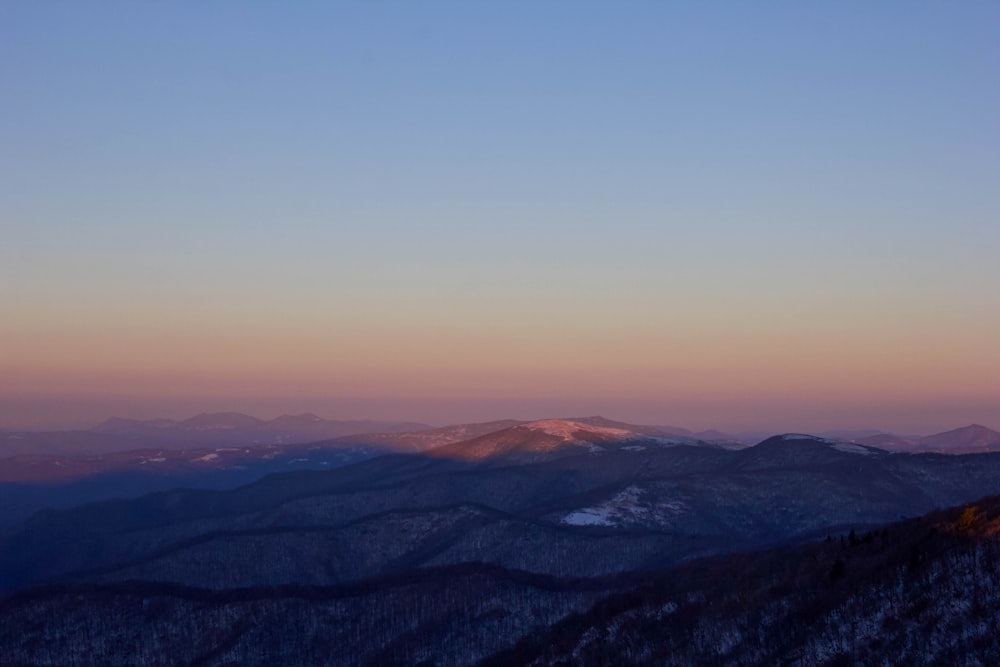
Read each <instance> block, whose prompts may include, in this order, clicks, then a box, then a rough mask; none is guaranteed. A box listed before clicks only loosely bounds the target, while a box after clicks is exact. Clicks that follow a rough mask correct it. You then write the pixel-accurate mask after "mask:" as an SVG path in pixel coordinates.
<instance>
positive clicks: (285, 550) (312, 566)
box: [0, 417, 1000, 664]
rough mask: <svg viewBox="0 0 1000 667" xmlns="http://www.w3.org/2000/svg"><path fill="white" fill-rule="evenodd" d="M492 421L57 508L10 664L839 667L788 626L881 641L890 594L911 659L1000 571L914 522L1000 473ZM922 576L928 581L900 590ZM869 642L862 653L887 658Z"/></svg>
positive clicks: (800, 442)
mask: <svg viewBox="0 0 1000 667" xmlns="http://www.w3.org/2000/svg"><path fill="white" fill-rule="evenodd" d="M497 426H499V427H500V428H499V429H498V430H495V431H491V432H488V433H482V434H479V435H475V432H476V431H477V430H478V429H476V428H472V427H469V428H467V429H465V430H464V431H462V430H461V429H454V430H452V431H450V432H448V431H445V432H439V433H438V434H437V435H436V436H435V437H434V438H431V439H430V440H425V441H424V444H426V443H427V442H431V441H433V442H434V443H438V442H443V444H437V445H436V446H434V447H430V448H428V449H425V450H424V451H420V452H413V451H409V452H395V453H389V454H383V455H378V456H374V457H373V458H369V459H367V460H362V461H358V462H354V463H350V464H347V465H342V466H340V467H336V468H333V469H329V470H300V471H295V472H285V473H282V474H272V475H269V476H267V477H264V478H263V479H259V480H258V481H255V482H253V483H252V484H249V485H245V486H241V487H239V488H235V489H231V490H224V491H211V490H193V489H188V490H184V489H173V490H169V491H163V492H159V493H153V494H149V495H145V496H142V497H140V498H135V499H131V500H129V499H122V500H109V501H105V502H101V503H96V504H89V505H84V506H80V507H76V508H68V509H62V510H45V511H42V512H39V513H37V514H35V515H34V516H32V517H31V518H29V519H27V520H26V521H23V522H21V523H19V524H17V525H14V526H10V527H8V528H7V529H5V530H3V531H0V589H3V590H6V591H7V594H6V597H4V598H3V599H2V601H0V628H2V629H0V649H2V650H3V653H4V654H5V655H9V656H18V660H21V661H22V662H26V663H31V664H38V663H44V662H46V661H47V660H48V661H51V660H53V659H54V657H56V656H60V657H62V660H63V661H65V660H67V659H69V660H70V661H71V662H79V661H84V662H86V661H87V660H90V661H94V660H97V661H99V662H105V663H115V662H117V663H118V664H126V663H130V662H132V663H134V662H145V663H147V664H176V663H178V662H182V663H185V662H197V663H199V664H227V663H231V662H233V661H236V662H241V663H245V662H248V661H249V662H250V663H255V664H269V663H270V664H274V663H289V662H292V663H303V662H305V663H323V664H418V663H421V662H423V663H424V664H474V663H476V662H478V661H481V660H485V661H493V662H494V664H612V663H613V664H664V663H665V662H666V663H670V661H671V659H674V658H671V657H670V656H674V657H675V660H674V661H675V662H680V663H682V664H707V663H710V662H712V661H713V660H715V661H720V660H721V661H722V662H723V663H724V664H773V663H774V662H781V661H783V660H788V659H790V657H789V656H794V655H801V656H806V657H805V658H803V660H805V662H808V663H809V664H824V661H827V664H838V663H836V662H828V661H829V660H835V659H837V656H838V655H839V653H837V650H839V649H837V650H832V649H831V650H829V651H828V653H822V651H824V650H828V649H826V648H823V647H824V646H827V643H817V642H819V641H820V640H819V639H816V640H815V641H813V640H808V641H807V640H806V639H803V636H802V635H801V634H796V633H795V632H793V631H792V630H791V628H795V627H807V628H810V631H811V632H814V633H815V636H816V637H818V638H823V641H824V642H834V643H835V635H834V634H831V633H835V631H836V628H835V626H834V625H832V623H833V621H831V620H828V619H832V618H835V616H833V615H835V614H840V615H841V617H842V618H847V617H848V615H850V618H858V619H869V620H864V622H865V623H875V621H872V620H870V619H871V613H872V612H871V609H872V608H873V607H872V606H871V600H873V599H883V597H882V596H884V595H896V598H894V599H896V600H897V603H896V604H895V606H893V607H892V609H891V612H892V613H891V615H887V616H882V617H879V618H882V619H883V620H884V619H885V618H890V617H891V618H892V619H895V620H894V621H893V622H894V623H895V625H893V626H891V627H889V628H888V629H886V630H882V629H879V630H877V631H874V632H876V633H877V634H878V633H887V634H886V636H888V637H890V638H891V642H892V643H889V644H887V645H886V646H887V647H888V646H892V647H896V646H897V645H898V646H899V647H903V648H905V649H906V650H909V651H912V650H916V649H913V646H914V645H915V644H914V642H915V641H916V640H917V639H919V637H920V636H922V635H921V634H920V633H921V632H922V631H924V630H925V629H926V628H930V627H931V626H932V622H931V617H926V618H925V617H922V616H920V615H919V614H920V613H923V611H913V610H917V609H920V610H924V611H926V610H927V609H932V610H936V611H935V612H934V613H938V611H940V609H939V607H938V606H935V605H937V604H938V603H937V601H936V600H930V601H928V600H927V596H928V595H929V593H928V591H931V590H933V588H932V586H933V585H937V586H944V585H945V584H947V586H953V584H952V583H951V582H945V584H942V583H941V582H940V581H937V579H935V577H938V576H939V575H938V574H936V573H937V572H939V570H938V569H935V568H938V567H939V566H938V565H937V563H945V562H947V563H952V561H953V560H954V559H955V558H958V561H957V562H958V563H959V564H960V566H961V567H962V568H965V567H971V568H972V569H970V570H968V571H969V576H973V575H974V574H975V575H976V576H979V575H982V574H983V572H984V571H985V570H982V568H985V567H986V565H985V564H986V563H988V562H992V561H989V560H988V559H986V558H985V557H984V558H981V559H980V560H979V561H974V560H973V561H970V560H968V559H967V558H966V556H964V555H962V554H966V553H986V552H983V551H980V552H975V550H974V549H973V551H969V550H968V549H967V548H966V547H965V546H963V545H965V544H969V542H968V541H967V537H966V536H965V533H962V534H956V535H954V536H953V535H951V533H948V534H947V535H945V536H944V537H942V538H941V539H940V540H938V538H934V539H931V540H930V541H927V540H926V539H925V537H926V534H927V532H926V531H927V530H929V528H928V526H930V527H934V526H938V525H941V526H944V525H953V524H954V525H959V523H960V522H958V519H955V518H954V516H953V515H947V517H946V518H945V519H942V520H941V521H938V520H937V519H925V520H922V521H924V523H919V522H918V523H913V522H912V521H913V520H912V519H908V518H909V517H916V516H919V515H922V514H925V513H927V512H933V511H934V510H935V508H940V507H946V506H956V505H961V504H962V503H968V502H970V501H974V500H976V499H977V498H981V497H983V496H990V495H994V494H998V493H1000V453H984V454H968V455H958V456H944V455H941V454H937V453H902V452H890V451H886V450H882V449H878V448H874V447H870V446H866V445H862V444H858V443H856V442H847V441H842V440H836V439H830V438H822V437H816V436H811V435H807V434H784V435H781V436H775V437H772V438H768V439H766V440H764V441H763V442H760V443H758V444H757V445H754V446H751V447H736V446H731V445H727V446H720V445H719V444H715V443H709V442H704V441H699V440H697V439H695V438H691V437H689V436H678V435H675V434H674V435H671V434H668V433H665V432H664V431H663V430H661V429H658V428H656V427H634V426H630V425H628V424H623V423H621V422H612V421H610V420H606V419H603V418H597V417H591V418H576V419H551V420H540V421H535V422H525V423H513V424H510V423H499V424H493V425H492V426H490V427H483V428H484V429H486V428H495V427H497ZM967 433H968V432H966V435H967ZM469 434H472V435H473V437H472V438H469V439H466V440H458V441H457V442H444V441H447V440H448V439H450V438H461V437H462V436H463V435H465V436H467V435H469ZM959 436H961V437H965V435H963V434H959ZM366 437H367V436H366ZM406 437H409V436H406ZM341 445H343V446H345V447H346V446H347V442H346V441H345V442H343V443H341ZM327 446H331V445H327ZM368 446H370V444H369V445H368ZM408 446H409V447H413V446H414V445H413V443H412V442H411V443H410V444H409V445H408ZM416 446H419V445H416ZM249 449H250V450H251V451H253V448H249ZM220 458H221V456H220ZM996 506H997V508H1000V501H997V503H996ZM977 507H979V509H976V510H975V511H974V512H973V514H972V518H971V519H969V521H968V523H969V525H970V526H972V525H974V526H976V527H977V528H976V529H977V530H980V532H979V533H976V534H975V539H976V540H978V541H977V542H975V544H981V545H986V546H989V545H994V544H995V542H992V541H990V540H993V539H995V538H993V537H991V536H992V535H993V534H994V532H993V530H992V528H990V526H992V525H993V523H990V522H992V521H993V519H992V518H989V517H992V516H993V515H994V514H1000V509H998V510H997V511H996V512H994V510H993V509H989V508H993V507H994V505H993V504H984V505H981V506H978V505H977ZM955 512H959V510H955ZM953 514H954V513H953ZM959 514H960V515H962V516H964V514H962V513H961V512H959ZM984 517H985V518H984ZM967 518H968V517H967ZM900 520H904V523H895V524H893V525H892V526H889V527H886V526H888V524H892V522H898V521H900ZM905 521H910V523H906V522H905ZM928 521H930V523H927V522H928ZM935 521H938V523H934V522H935ZM942 521H943V523H942ZM956 522H958V523H956ZM962 525H964V524H962ZM935 530H937V531H938V533H936V534H938V535H939V536H940V535H944V533H943V532H942V531H943V529H942V528H935ZM922 531H923V532H922ZM814 540H819V541H818V542H814ZM935 540H938V541H935ZM963 540H964V541H963ZM914 546H916V548H917V549H918V553H917V555H916V556H913V548H914ZM983 548H986V547H985V546H984V547H983ZM989 548H991V549H992V548H994V547H993V546H989ZM963 549H965V551H963ZM734 552H739V553H734ZM989 553H993V552H989ZM955 554H959V555H958V556H955ZM911 560H912V561H914V562H916V563H917V564H918V565H920V567H923V568H925V569H923V570H921V572H922V573H923V574H920V576H921V577H923V576H925V574H926V578H925V579H919V578H918V580H917V583H916V584H915V585H914V586H913V587H912V588H907V589H905V590H902V591H899V590H897V589H893V588H892V586H893V585H894V584H893V583H892V582H895V581H899V576H900V575H899V574H898V572H897V571H899V572H902V573H903V574H902V576H907V572H909V570H907V569H906V568H907V567H909V565H908V564H909V563H910V562H911ZM838 562H839V565H838ZM900 567H902V568H903V569H902V570H898V568H900ZM955 567H956V568H957V567H959V566H957V565H956V566H955ZM678 568H680V569H678ZM894 568H895V569H894ZM977 568H978V569H977ZM734 573H740V574H739V576H735V577H734ZM984 581H988V580H985V579H984ZM831 582H832V583H831ZM935 582H937V583H935ZM954 585H955V586H957V584H954ZM830 586H832V587H833V588H832V589H831V588H830ZM797 587H801V590H802V594H801V595H798V594H796V593H795V591H796V590H798V588H797ZM830 590H832V591H833V593H831V594H829V595H827V593H829V591H830ZM892 590H897V592H896V593H891V591H892ZM947 590H952V588H948V589H947ZM990 590H992V589H990ZM998 590H1000V589H998ZM966 593H967V591H965V592H963V594H966ZM921 596H923V597H921ZM963 599H964V598H963ZM969 599H970V601H972V602H974V601H975V598H969ZM708 600H716V601H718V602H717V603H713V605H708V604H707V601H708ZM741 600H744V601H745V600H751V601H753V602H751V603H748V604H747V605H746V609H744V610H743V611H740V607H739V601H741ZM765 603H766V604H765ZM970 603H971V602H970ZM995 603H997V604H1000V596H997V598H996V599H994V598H989V599H985V598H984V599H983V600H980V601H979V602H978V603H976V604H980V605H987V606H986V607H981V608H992V607H988V605H990V604H995ZM716 604H718V605H719V606H715V605H716ZM768 604H770V605H772V607H773V608H772V607H769V606H767V605H768ZM963 604H964V603H963ZM809 605H812V606H809ZM921 605H923V606H921ZM961 609H964V607H961V608H960V609H959V610H958V611H954V612H953V618H955V619H965V618H967V616H962V614H964V613H966V612H962V611H961ZM970 609H971V607H970ZM720 610H722V611H720ZM726 610H729V611H726ZM769 610H770V611H769ZM803 610H805V611H803ZM887 613H888V612H887ZM969 613H971V612H969ZM727 614H731V615H732V618H733V619H734V623H733V625H732V628H731V630H730V631H727V630H726V626H725V625H724V619H725V618H727V617H728V616H727ZM913 614H916V616H913ZM803 618H804V619H805V620H803ZM935 618H939V617H935ZM949 618H952V617H949ZM675 619H683V621H682V622H675ZM825 619H826V620H825ZM845 622H846V621H845ZM852 622H853V621H852ZM859 622H860V621H859ZM878 622H881V621H878ZM664 623H666V624H668V625H669V626H670V627H671V628H672V629H671V630H670V632H667V633H665V634H664V633H662V632H661V633H655V632H654V633H653V634H650V632H651V630H649V628H653V627H656V626H657V625H662V624H664ZM796 623H799V624H800V625H795V624H796ZM775 625H777V626H779V627H778V628H777V629H772V630H767V628H774V626H775ZM872 627H877V626H875V625H873V626H872ZM761 628H764V630H762V629H761ZM932 630H933V628H932ZM727 632H728V634H727ZM761 632H765V633H766V632H773V633H776V634H775V635H774V637H775V638H768V636H767V635H766V634H765V635H762V634H761ZM937 632H938V634H939V636H941V638H942V641H944V639H947V637H944V636H943V635H941V632H942V631H941V630H937ZM126 636H128V637H133V638H139V639H136V640H130V641H127V642H125V641H124V639H123V638H124V637H126ZM856 636H857V633H854V632H852V634H851V635H850V637H849V638H847V637H845V638H842V639H841V640H840V641H842V644H843V646H844V647H846V648H844V651H854V652H855V653H858V652H859V651H862V650H864V651H867V653H863V655H865V656H866V657H872V656H875V657H877V656H878V655H882V653H879V650H880V649H878V647H877V646H874V645H870V644H864V645H863V646H861V645H859V644H858V643H857V642H858V640H857V638H856ZM879 636H881V635H879ZM983 636H984V635H982V634H978V635H977V634H975V633H973V634H972V635H969V637H970V638H967V639H961V637H959V638H958V639H954V638H952V639H949V640H948V641H951V644H948V645H947V646H946V644H947V642H945V643H942V644H939V645H935V646H936V648H935V649H934V650H935V651H936V653H933V655H936V656H938V657H941V658H942V659H945V660H946V661H947V658H948V657H949V656H953V655H954V654H953V653H949V652H948V651H953V652H954V651H960V650H962V647H963V646H965V645H964V644H962V643H961V641H970V642H971V641H974V639H973V638H974V637H980V638H982V637H983ZM696 637H701V638H703V639H702V640H695V639H693V638H696ZM753 637H757V638H758V639H756V640H753V639H752V638H753ZM762 637H763V638H762ZM962 637H965V635H962ZM705 638H712V641H708V640H707V639H705ZM719 638H721V639H719ZM764 638H766V641H765V639H764ZM119 640H121V641H119ZM975 641H979V640H975ZM122 642H124V643H122ZM955 642H959V643H957V644H956V643H955ZM948 646H951V648H948ZM907 647H909V648H907ZM886 650H888V649H886ZM109 651H110V652H109ZM712 651H715V653H712ZM859 655H861V653H859ZM976 655H980V654H979V653H977V654H976ZM253 656H256V658H254V657H253ZM338 656H340V657H338ZM491 656H492V657H491ZM706 656H708V657H706ZM711 656H716V657H714V658H713V657H711ZM719 656H723V657H719ZM77 658H79V660H78V659H77ZM949 664H961V663H955V662H949Z"/></svg>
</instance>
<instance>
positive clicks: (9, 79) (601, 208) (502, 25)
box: [0, 2, 1000, 432]
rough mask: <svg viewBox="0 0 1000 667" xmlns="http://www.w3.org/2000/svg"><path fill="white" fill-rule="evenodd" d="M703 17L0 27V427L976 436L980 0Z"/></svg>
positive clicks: (71, 19)
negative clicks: (523, 426) (1, 93)
mask: <svg viewBox="0 0 1000 667" xmlns="http://www.w3.org/2000/svg"><path fill="white" fill-rule="evenodd" d="M723 4H724V5H725V6H724V7H723V8H715V7H703V6H701V5H700V4H698V3H691V4H684V3H681V4H675V3H644V4H641V5H638V4H637V5H632V6H630V7H629V8H628V10H622V9H621V8H620V7H618V6H617V5H614V4H613V3H574V4H573V5H572V6H570V5H569V4H560V3H552V4H549V3H543V4H542V5H531V6H530V8H529V7H528V5H518V4H517V3H449V2H444V3H440V4H437V3H436V4H434V6H432V7H428V6H424V5H417V4H408V3H389V4H386V5H383V4H382V3H306V4H305V5H303V6H301V7H299V8H298V9H296V10H294V11H289V10H288V9H287V8H286V7H283V6H282V7H279V6H278V5H277V4H275V5H270V4H267V3H261V4H252V5H248V4H246V3H225V2H223V3H161V4H139V3H133V4H115V5H114V6H113V7H110V6H109V7H97V6H92V5H89V4H87V5H83V4H79V3H62V4H51V3H31V2H23V3H10V4H9V5H8V6H5V7H3V9H2V10H0V11H2V12H3V14H4V19H3V22H4V24H5V26H9V30H6V31H5V39H3V40H0V78H2V79H3V81H4V90H5V98H4V100H5V103H4V104H3V105H0V146H3V151H0V228H2V235H0V427H2V426H8V427H18V428H36V427H45V426H47V425H48V426H66V425H76V426H85V425H88V424H92V423H94V422H97V421H100V420H102V419H104V418H106V417H108V416H111V415H118V416H124V417H129V416H136V417H156V416H168V417H175V418H176V417H185V416H189V415H190V414H193V413H196V412H201V411H206V410H237V411H243V412H249V413H252V414H260V415H268V414H270V415H274V414H277V413H278V412H301V411H303V410H311V411H313V412H316V413H318V414H321V415H322V416H324V417H329V418H341V419H350V418H378V419H406V420H416V421H429V422H432V423H438V424H440V423H448V422H462V421H474V420H481V419H497V418H504V417H513V418H540V417H551V416H560V415H562V416H566V415H580V414H604V415H605V416H607V417H609V418H617V419H623V420H626V421H632V422H641V423H661V424H662V423H666V424H676V425H678V426H683V427H686V428H693V429H707V428H719V429H723V430H742V429H764V430H769V429H775V430H823V429H831V428H882V429H888V430H894V431H904V432H930V431H935V430H944V429H946V428H953V427H957V426H962V425H964V424H967V423H970V422H979V423H983V424H986V425H992V426H994V427H997V426H1000V343H998V341H1000V289H998V287H1000V262H998V261H997V249H998V248H1000V223H998V221H1000V196H998V194H1000V188H998V187H997V183H1000V122H998V119H1000V94H998V92H997V91H998V88H997V87H996V86H995V85H993V82H994V81H996V80H997V78H998V77H997V63H1000V40H997V39H996V34H997V27H998V26H1000V9H998V7H997V6H995V5H993V4H991V3H939V4H926V5H919V6H912V7H910V6H908V7H907V8H906V10H905V11H903V10H901V8H900V7H897V6H896V5H894V4H885V5H883V4H879V3H871V4H869V5H865V6H864V7H860V6H854V5H850V6H846V5H845V6H842V5H838V4H835V3H826V4H810V5H805V4H803V5H801V6H796V7H794V8H792V7H786V6H771V5H760V4H753V3H728V4H726V3H723ZM414 26H417V28H415V27H414ZM139 45H141V48H138V47H139ZM595 45H599V48H595Z"/></svg>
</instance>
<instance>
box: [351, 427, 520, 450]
mask: <svg viewBox="0 0 1000 667" xmlns="http://www.w3.org/2000/svg"><path fill="white" fill-rule="evenodd" d="M523 423H524V422H523V421H518V420H516V419H502V420H499V421H492V422H481V423H474V424H456V425H453V426H444V427H441V428H432V429H425V430H420V431H404V432H398V433H365V434H359V435H349V436H342V437H340V438H337V440H336V442H339V443H351V444H367V445H374V446H381V447H385V448H387V449H392V450H395V451H411V452H422V451H424V450H427V449H433V448H435V447H440V446H442V445H450V444H452V443H455V442H461V441H463V440H470V439H472V438H477V437H479V436H482V435H486V434H488V433H495V432H497V431H502V430H504V429H507V428H511V427H512V426H518V425H520V424H523Z"/></svg>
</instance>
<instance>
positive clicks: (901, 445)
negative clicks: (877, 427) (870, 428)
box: [852, 433, 917, 452]
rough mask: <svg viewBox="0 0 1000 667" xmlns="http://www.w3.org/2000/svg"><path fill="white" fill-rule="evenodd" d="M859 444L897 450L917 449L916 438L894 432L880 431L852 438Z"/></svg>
mask: <svg viewBox="0 0 1000 667" xmlns="http://www.w3.org/2000/svg"><path fill="white" fill-rule="evenodd" d="M852 442H856V443H858V444H859V445H868V446H870V447H880V448H882V449H888V450H892V451H897V452H908V451H913V450H915V449H916V444H917V442H916V440H914V439H912V438H906V437H903V436H899V435H895V434H892V433H878V434H876V435H869V436H865V437H863V438H857V439H854V440H852Z"/></svg>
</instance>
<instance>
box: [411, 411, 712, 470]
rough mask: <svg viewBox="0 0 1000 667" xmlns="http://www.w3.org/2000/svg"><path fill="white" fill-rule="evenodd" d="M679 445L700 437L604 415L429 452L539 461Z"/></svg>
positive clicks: (519, 428) (548, 422) (526, 427)
mask: <svg viewBox="0 0 1000 667" xmlns="http://www.w3.org/2000/svg"><path fill="white" fill-rule="evenodd" d="M680 444H698V440H697V439H695V438H691V437H688V436H678V435H672V434H669V433H666V432H663V431H661V430H660V429H658V428H657V427H655V426H637V425H634V424H626V423H623V422H616V421H612V420H610V419H605V418H604V417H579V418H574V419H541V420H537V421H533V422H527V423H523V424H518V425H516V426H511V427H509V428H506V429H503V430H499V431H495V432H493V433H487V434H485V435H482V436H480V437H478V438H473V439H471V440H466V441H463V442H458V443H452V444H450V445H445V446H442V447H438V448H435V449H433V450H430V451H429V452H428V453H429V454H430V455H432V456H436V457H443V458H456V459H463V460H473V461H474V460H485V459H490V458H496V457H503V459H504V460H505V461H511V460H514V459H517V460H521V461H529V460H531V461H537V460H542V459H546V458H551V457H553V456H564V455H571V454H575V453H579V452H591V453H597V452H601V451H605V450H613V449H620V448H623V447H631V448H634V449H635V450H636V451H641V450H642V449H643V448H645V447H646V446H662V445H680Z"/></svg>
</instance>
